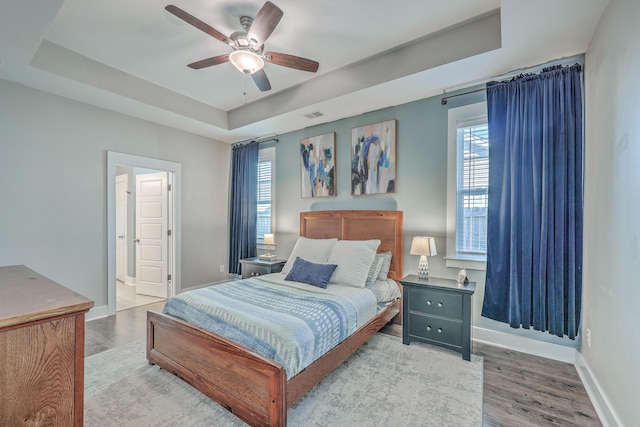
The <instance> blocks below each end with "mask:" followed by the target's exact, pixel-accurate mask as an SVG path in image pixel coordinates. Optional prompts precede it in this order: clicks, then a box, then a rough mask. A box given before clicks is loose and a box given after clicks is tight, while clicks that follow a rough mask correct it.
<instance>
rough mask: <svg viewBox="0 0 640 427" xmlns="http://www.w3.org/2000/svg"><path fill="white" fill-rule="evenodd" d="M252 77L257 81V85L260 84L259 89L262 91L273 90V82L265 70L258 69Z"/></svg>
mask: <svg viewBox="0 0 640 427" xmlns="http://www.w3.org/2000/svg"><path fill="white" fill-rule="evenodd" d="M251 77H253V81H254V82H255V83H256V86H258V89H260V91H261V92H266V91H268V90H271V83H269V79H268V78H267V74H266V73H265V72H264V70H258V71H256V72H255V73H253V74H251Z"/></svg>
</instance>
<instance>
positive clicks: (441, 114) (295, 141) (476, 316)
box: [276, 93, 577, 348]
mask: <svg viewBox="0 0 640 427" xmlns="http://www.w3.org/2000/svg"><path fill="white" fill-rule="evenodd" d="M441 98H442V97H441V96H437V97H433V98H428V99H423V100H420V101H415V102H412V103H408V104H403V105H399V106H396V107H392V108H387V109H383V110H379V111H374V112H370V113H366V114H362V115H359V116H355V117H350V118H347V119H343V120H338V121H335V122H331V123H326V124H321V125H317V126H313V127H309V128H306V129H301V130H299V131H296V132H291V133H288V134H285V135H282V136H280V142H279V143H278V144H277V145H276V147H277V153H276V211H277V219H276V244H277V245H278V246H277V253H278V254H279V255H280V257H284V258H286V257H287V256H288V254H289V253H290V251H291V248H292V247H293V245H294V244H295V241H296V238H297V237H298V235H299V231H300V228H299V227H300V220H299V212H301V211H308V210H325V209H392V210H393V209H397V210H401V211H403V212H404V249H405V250H404V266H403V270H404V274H405V275H406V274H411V273H416V272H417V266H418V258H419V257H417V256H414V255H410V254H409V248H410V245H411V239H412V238H413V236H416V235H423V236H424V235H428V236H433V237H435V238H436V246H437V249H438V255H437V256H435V257H430V258H429V268H430V274H431V275H433V276H436V277H449V278H455V277H456V274H457V272H458V269H457V268H447V267H446V265H445V260H444V255H445V254H446V220H447V127H448V109H449V108H455V107H459V106H461V105H465V104H471V103H477V102H481V101H484V100H485V96H484V93H480V94H473V95H468V96H464V97H459V98H454V99H451V100H449V102H448V103H447V105H445V106H443V105H441V102H440V100H441ZM389 119H396V121H397V122H396V124H397V155H398V176H397V186H396V193H395V194H390V195H379V196H378V195H372V196H355V197H352V196H351V187H350V162H351V159H350V131H351V128H352V127H357V126H362V125H366V124H369V123H376V122H379V121H383V120H389ZM334 131H335V132H336V161H337V167H336V170H337V178H336V180H337V190H338V195H337V196H336V197H333V198H318V199H308V198H307V199H302V198H301V197H300V194H301V193H300V163H299V162H300V160H299V144H300V140H301V139H302V138H306V137H310V136H316V135H321V134H324V133H327V132H334ZM467 274H468V276H469V278H470V280H473V281H476V282H477V285H478V286H477V288H476V289H477V290H476V293H475V295H474V298H473V305H474V307H473V325H474V327H476V328H482V329H484V330H489V331H493V332H500V333H503V334H507V336H517V337H522V338H529V339H531V340H524V343H525V344H524V345H525V347H527V346H529V345H530V344H531V345H534V344H535V343H534V342H533V341H537V342H540V341H541V342H545V343H552V344H559V345H562V346H566V347H576V346H577V343H576V341H572V340H569V339H568V338H558V337H556V336H554V335H550V334H548V333H546V332H538V331H534V330H533V329H532V330H525V329H513V328H511V327H509V325H507V324H504V323H500V322H496V321H494V320H491V319H487V318H484V317H481V316H480V313H481V309H482V299H483V295H484V274H485V272H484V271H480V270H467ZM532 340H533V341H532ZM527 348H530V347H527Z"/></svg>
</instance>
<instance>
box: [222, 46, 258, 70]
mask: <svg viewBox="0 0 640 427" xmlns="http://www.w3.org/2000/svg"><path fill="white" fill-rule="evenodd" d="M229 62H231V63H232V64H233V66H234V67H236V68H237V69H238V70H240V71H242V72H243V73H245V74H253V73H255V72H256V71H259V70H262V67H264V60H263V59H262V58H261V57H260V56H258V55H256V54H255V53H253V52H249V51H248V50H234V51H233V52H231V53H230V54H229Z"/></svg>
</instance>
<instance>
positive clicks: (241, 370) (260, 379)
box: [147, 211, 403, 426]
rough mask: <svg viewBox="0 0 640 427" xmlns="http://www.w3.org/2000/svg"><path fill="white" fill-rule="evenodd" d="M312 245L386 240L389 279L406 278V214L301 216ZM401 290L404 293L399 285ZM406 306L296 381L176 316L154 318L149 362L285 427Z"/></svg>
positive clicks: (373, 322) (376, 319) (239, 411)
mask: <svg viewBox="0 0 640 427" xmlns="http://www.w3.org/2000/svg"><path fill="white" fill-rule="evenodd" d="M300 236H301V237H305V238H309V239H331V238H337V239H340V240H361V241H366V240H370V239H378V240H380V245H379V246H378V248H377V252H380V253H384V252H391V264H390V268H389V273H388V277H389V278H391V279H394V280H396V281H397V280H400V279H401V278H402V248H403V240H402V212H400V211H316V212H302V213H301V214H300ZM398 286H399V285H398ZM400 309H401V302H400V300H399V299H398V300H396V301H394V302H392V303H390V304H387V305H386V306H385V307H384V308H381V309H380V310H378V312H377V314H375V315H374V316H373V317H372V318H371V319H370V320H369V321H367V322H366V323H365V324H364V325H362V326H360V327H359V328H358V329H357V330H356V331H355V332H353V333H351V334H350V335H349V336H348V337H347V338H346V339H344V340H343V341H341V342H340V343H339V344H337V345H336V346H335V347H333V348H332V349H330V350H329V351H327V352H326V353H324V355H323V356H321V357H320V358H318V359H317V360H315V361H314V362H312V363H311V364H309V365H308V366H306V367H305V368H304V369H303V370H301V371H300V372H298V373H297V374H295V375H293V376H290V378H288V376H287V371H286V369H285V368H284V367H283V365H282V364H281V363H278V362H276V361H275V360H272V359H270V358H268V357H265V356H262V355H261V354H259V353H257V352H255V351H253V350H250V349H249V348H248V347H245V346H244V345H241V344H239V343H237V342H235V341H233V340H230V339H227V338H225V337H223V336H221V335H218V334H215V333H213V332H210V331H208V330H206V329H204V328H201V327H199V326H196V325H194V324H192V323H189V322H186V321H184V320H181V319H180V318H178V317H175V316H172V315H170V314H164V313H157V312H151V311H150V312H148V314H147V359H148V360H149V363H152V364H157V365H158V366H160V367H161V368H163V369H165V370H167V371H169V372H172V373H173V374H175V375H177V376H178V377H180V378H181V379H183V380H184V381H186V382H187V383H189V384H191V385H192V386H193V387H195V388H197V389H198V390H200V391H201V392H203V393H204V394H206V395H207V396H209V397H210V398H212V399H213V400H215V401H216V402H218V403H220V404H221V405H222V406H223V407H225V408H226V409H227V410H229V411H231V412H232V413H233V414H235V415H236V416H237V417H239V418H240V419H242V420H243V421H245V422H246V423H248V424H250V425H265V426H285V425H286V420H287V409H288V408H289V407H291V405H293V404H294V403H295V402H296V401H297V400H299V399H300V398H301V397H302V396H304V394H305V393H306V392H307V391H309V390H310V389H311V388H312V387H313V386H314V385H315V384H317V383H318V382H319V381H321V380H322V379H323V378H324V377H325V376H326V375H327V374H328V373H329V372H331V371H332V370H333V369H335V368H336V367H337V366H339V365H340V364H341V363H342V362H343V361H344V360H345V359H347V358H348V357H349V355H351V354H352V353H353V352H354V351H355V350H356V349H357V348H358V347H360V346H361V345H362V344H363V343H364V342H366V341H367V340H368V339H369V338H370V337H371V336H372V335H373V334H375V333H376V332H377V331H378V330H379V329H380V328H382V327H383V326H384V325H385V324H387V323H388V322H390V321H392V320H393V319H394V318H395V319H396V321H398V320H397V319H399V318H401V317H400V316H398V315H399V313H400Z"/></svg>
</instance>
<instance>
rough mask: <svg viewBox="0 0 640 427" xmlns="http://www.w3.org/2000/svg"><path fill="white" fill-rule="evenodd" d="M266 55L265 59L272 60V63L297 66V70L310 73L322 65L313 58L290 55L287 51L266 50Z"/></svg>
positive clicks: (291, 66) (290, 66)
mask: <svg viewBox="0 0 640 427" xmlns="http://www.w3.org/2000/svg"><path fill="white" fill-rule="evenodd" d="M264 56H265V61H267V62H271V63H272V64H276V65H282V66H283V67H289V68H295V69H296V70H302V71H309V72H310V73H315V72H316V71H318V67H319V66H320V64H319V63H317V62H316V61H312V60H311V59H307V58H302V57H300V56H295V55H288V54H286V53H278V52H265V53H264Z"/></svg>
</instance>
